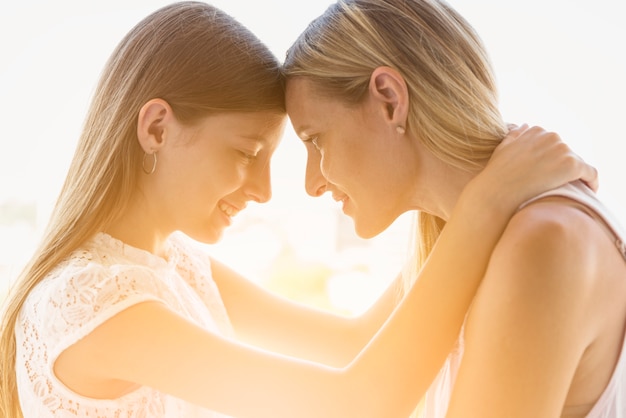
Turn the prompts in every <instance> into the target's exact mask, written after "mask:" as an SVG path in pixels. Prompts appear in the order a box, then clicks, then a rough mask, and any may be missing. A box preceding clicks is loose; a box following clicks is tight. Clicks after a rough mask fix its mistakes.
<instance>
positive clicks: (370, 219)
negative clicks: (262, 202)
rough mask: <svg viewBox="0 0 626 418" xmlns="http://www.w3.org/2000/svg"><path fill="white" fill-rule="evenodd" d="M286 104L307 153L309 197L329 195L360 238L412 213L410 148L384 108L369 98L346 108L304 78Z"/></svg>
mask: <svg viewBox="0 0 626 418" xmlns="http://www.w3.org/2000/svg"><path fill="white" fill-rule="evenodd" d="M286 100H287V113H288V115H289V118H290V120H291V123H292V124H293V127H294V129H295V131H296V133H297V134H298V136H299V137H300V138H301V139H302V141H303V142H304V143H305V145H306V148H307V167H306V190H307V193H308V194H310V195H311V196H320V195H321V194H323V193H324V192H326V191H328V192H331V193H332V196H333V198H334V199H335V200H337V201H339V202H341V203H342V205H343V211H344V213H346V214H347V215H349V216H350V217H352V219H353V220H354V224H355V229H356V232H357V234H358V235H359V236H361V237H363V238H370V237H373V236H375V235H377V234H379V233H380V232H382V231H383V230H385V229H386V228H387V227H388V226H389V225H390V224H391V223H392V222H393V221H394V220H395V219H396V218H397V217H398V216H399V215H400V214H402V213H403V212H405V211H406V210H409V209H410V208H409V207H408V196H409V194H410V190H411V183H412V177H413V175H412V173H411V172H410V170H411V168H410V167H411V165H413V164H408V162H409V161H410V158H411V154H412V147H411V145H410V140H409V139H408V138H407V137H402V136H401V135H399V134H398V132H397V131H396V127H393V126H389V122H388V118H386V117H385V112H386V109H385V107H384V106H381V104H380V103H379V102H377V101H376V100H375V99H372V98H367V99H365V101H364V102H363V103H362V104H359V105H355V106H347V105H345V104H344V103H342V102H341V101H338V100H333V99H329V98H327V97H323V96H321V95H317V94H315V89H314V86H313V85H312V84H311V82H309V81H308V80H307V79H304V78H294V79H290V80H289V81H288V83H287V96H286ZM407 170H408V171H407Z"/></svg>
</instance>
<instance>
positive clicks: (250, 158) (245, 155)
mask: <svg viewBox="0 0 626 418" xmlns="http://www.w3.org/2000/svg"><path fill="white" fill-rule="evenodd" d="M239 153H240V154H241V155H242V156H243V158H244V159H245V160H247V161H249V162H252V161H254V160H255V159H256V157H257V156H256V155H255V154H250V153H248V152H245V151H239Z"/></svg>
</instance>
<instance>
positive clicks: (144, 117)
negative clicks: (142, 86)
mask: <svg viewBox="0 0 626 418" xmlns="http://www.w3.org/2000/svg"><path fill="white" fill-rule="evenodd" d="M176 122H177V121H176V118H175V116H174V112H173V111H172V108H171V107H170V105H169V103H167V102H166V101H165V100H163V99H150V100H148V101H147V102H146V103H145V104H144V105H143V106H142V107H141V109H140V110H139V116H138V117H137V139H138V140H139V145H141V148H142V149H143V150H144V152H145V153H147V154H153V153H155V152H158V151H159V150H160V149H161V147H163V145H164V144H165V139H166V137H167V135H166V133H168V132H171V131H173V130H174V124H175V123H176Z"/></svg>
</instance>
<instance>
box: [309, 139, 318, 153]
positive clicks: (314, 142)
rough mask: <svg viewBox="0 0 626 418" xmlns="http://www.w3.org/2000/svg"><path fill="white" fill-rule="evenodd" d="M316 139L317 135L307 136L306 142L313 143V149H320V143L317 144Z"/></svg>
mask: <svg viewBox="0 0 626 418" xmlns="http://www.w3.org/2000/svg"><path fill="white" fill-rule="evenodd" d="M318 139H319V138H318V137H317V136H312V137H309V138H308V139H307V142H310V143H311V144H313V146H314V147H315V149H316V150H318V151H319V150H320V145H319V144H318V142H317V141H318Z"/></svg>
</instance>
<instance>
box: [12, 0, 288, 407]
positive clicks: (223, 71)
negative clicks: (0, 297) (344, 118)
mask: <svg viewBox="0 0 626 418" xmlns="http://www.w3.org/2000/svg"><path fill="white" fill-rule="evenodd" d="M152 98H161V99H164V100H166V101H167V102H168V103H169V104H170V106H171V107H172V109H173V111H174V113H175V115H176V117H177V118H178V120H180V121H181V122H182V123H188V124H192V123H194V122H196V121H198V120H199V119H200V118H202V117H205V116H207V115H209V114H211V113H218V112H258V111H266V112H276V113H280V114H283V113H285V104H284V79H283V75H282V72H281V66H280V62H279V61H278V60H277V59H276V57H275V56H274V55H273V54H272V53H271V52H270V51H269V49H268V48H267V47H266V46H265V45H263V44H262V43H261V42H260V41H259V39H257V37H256V36H254V35H253V34H252V33H251V32H250V31H248V30H247V29H246V28H245V27H243V26H242V25H241V24H239V23H238V22H237V21H235V20H234V19H233V18H232V17H230V16H229V15H227V14H225V13H224V12H222V11H220V10H219V9H216V8H214V7H212V6H210V5H207V4H205V3H201V2H180V3H174V4H171V5H169V6H166V7H163V8H161V9H159V10H157V11H156V12H154V13H153V14H151V15H150V16H148V17H146V18H145V19H144V20H142V21H141V22H140V23H138V24H137V25H136V26H135V27H134V28H133V29H132V30H131V31H130V32H129V33H128V34H127V35H126V36H125V37H124V39H123V40H122V41H121V43H120V44H119V45H118V46H117V48H116V49H115V51H114V52H113V54H112V56H111V57H110V59H109V61H108V63H107V64H106V66H105V68H104V71H103V73H102V75H101V78H100V81H99V84H98V86H97V88H96V91H95V93H94V97H93V101H92V103H91V107H90V109H89V112H88V114H87V118H86V121H85V124H84V128H83V131H82V134H81V137H80V140H79V143H78V146H77V149H76V153H75V155H74V158H73V161H72V163H71V166H70V168H69V172H68V175H67V178H66V180H65V183H64V185H63V188H62V190H61V193H60V196H59V198H58V200H57V203H56V205H55V208H54V210H53V213H52V215H51V219H50V222H49V224H48V227H47V229H46V230H45V231H44V234H43V238H42V241H41V244H40V245H39V247H38V249H37V250H36V251H35V253H34V255H33V257H32V259H31V260H30V262H29V263H28V264H27V266H26V267H25V269H24V270H23V272H22V273H21V275H20V276H19V277H18V279H17V280H16V282H15V283H14V285H13V287H12V289H11V291H10V294H9V297H8V299H7V301H6V305H5V307H4V308H5V309H4V312H3V318H2V328H1V332H2V334H1V340H0V416H2V417H3V418H17V417H21V416H22V414H21V410H20V407H19V402H18V398H17V389H16V378H15V360H16V359H15V349H16V347H15V337H14V328H15V326H16V321H17V318H18V314H19V311H20V309H21V307H22V304H23V303H24V300H25V299H26V296H27V295H28V293H29V292H30V291H31V289H32V288H33V287H34V286H35V285H36V284H37V283H39V282H40V281H41V280H42V279H43V278H44V277H45V276H46V275H47V274H48V273H49V272H50V271H51V270H52V269H53V268H54V267H55V266H56V265H57V264H58V263H59V262H60V261H61V260H63V259H64V258H66V257H67V256H68V255H69V254H70V253H71V252H72V251H74V250H76V249H77V248H78V247H79V246H80V245H81V244H82V243H83V242H85V240H87V239H89V238H90V237H91V236H93V235H94V234H95V233H97V232H99V231H102V230H104V229H106V228H107V225H109V224H110V223H111V222H112V221H114V220H115V219H116V218H117V217H118V216H119V215H120V214H121V213H122V212H123V211H124V209H125V207H126V204H127V202H129V199H130V197H131V194H132V193H133V192H134V191H135V190H136V183H137V178H138V175H139V173H140V172H141V163H142V156H143V153H142V150H141V148H140V146H139V144H138V142H137V137H136V130H137V116H138V113H139V110H140V108H141V106H142V105H143V104H144V103H146V102H147V101H148V100H150V99H152Z"/></svg>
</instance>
